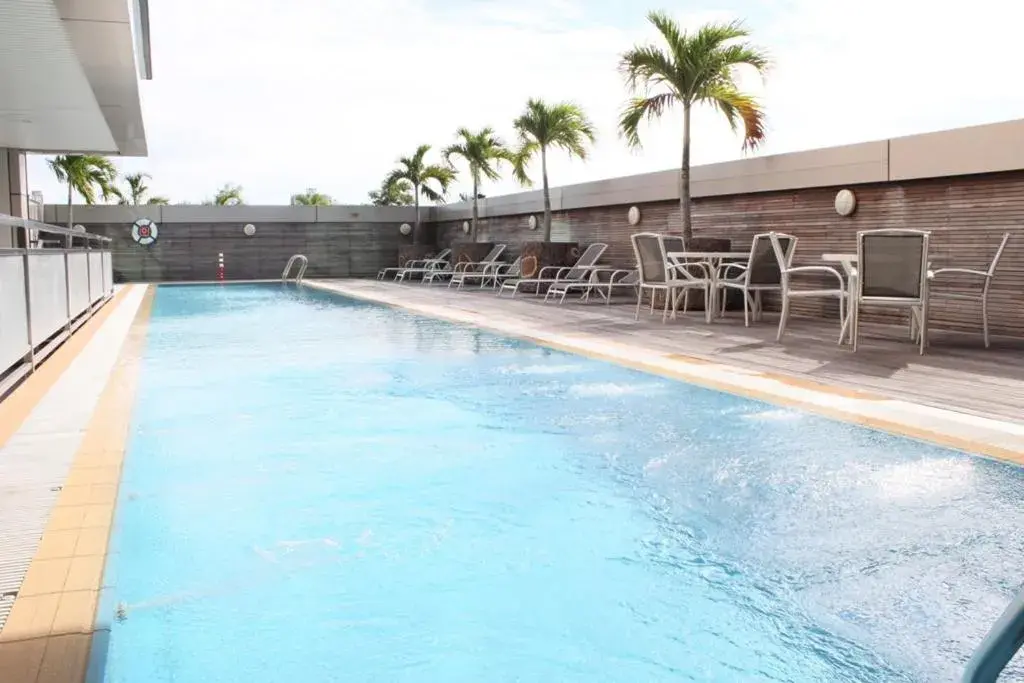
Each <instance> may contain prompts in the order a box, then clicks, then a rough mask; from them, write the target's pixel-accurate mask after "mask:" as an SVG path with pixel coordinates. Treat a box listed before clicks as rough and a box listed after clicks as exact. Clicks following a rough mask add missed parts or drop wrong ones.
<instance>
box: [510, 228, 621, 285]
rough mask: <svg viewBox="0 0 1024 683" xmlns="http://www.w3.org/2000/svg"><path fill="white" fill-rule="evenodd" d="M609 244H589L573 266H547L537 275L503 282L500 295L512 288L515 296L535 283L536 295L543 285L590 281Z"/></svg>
mask: <svg viewBox="0 0 1024 683" xmlns="http://www.w3.org/2000/svg"><path fill="white" fill-rule="evenodd" d="M607 248H608V245H607V244H605V243H603V242H595V243H593V244H591V245H589V246H588V247H587V248H586V249H584V250H583V253H582V254H580V257H579V258H578V259H577V260H576V263H575V264H573V265H571V266H545V267H544V268H541V269H540V272H539V273H537V277H530V278H515V279H510V280H506V281H505V282H502V283H501V288H500V289H499V290H498V296H501V293H502V292H504V291H505V290H506V289H509V290H512V298H515V296H516V293H517V292H518V291H519V288H520V287H521V286H523V285H533V286H534V291H533V293H534V295H537V294H540V288H541V287H542V286H543V285H553V284H556V283H564V282H589V279H590V273H591V271H592V270H594V269H595V268H599V267H603V266H598V265H597V261H598V259H600V258H601V256H602V255H603V254H604V252H605V249H607Z"/></svg>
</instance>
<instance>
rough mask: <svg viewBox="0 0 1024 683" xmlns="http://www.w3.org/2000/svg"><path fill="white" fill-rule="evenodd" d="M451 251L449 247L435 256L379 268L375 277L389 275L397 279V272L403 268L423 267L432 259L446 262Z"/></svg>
mask: <svg viewBox="0 0 1024 683" xmlns="http://www.w3.org/2000/svg"><path fill="white" fill-rule="evenodd" d="M451 253H452V250H451V249H444V250H442V251H441V252H440V253H439V254H437V255H436V256H432V257H430V258H423V259H410V260H408V261H406V262H405V265H402V266H391V267H390V268H381V269H380V270H379V271H377V279H378V280H383V279H384V278H386V277H388V276H389V275H391V276H392V277H394V278H395V279H396V280H397V279H398V274H399V273H401V272H402V271H403V270H407V269H410V268H425V267H426V266H427V265H429V264H430V263H431V262H433V261H441V262H446V261H447V260H448V257H449V256H450V255H451Z"/></svg>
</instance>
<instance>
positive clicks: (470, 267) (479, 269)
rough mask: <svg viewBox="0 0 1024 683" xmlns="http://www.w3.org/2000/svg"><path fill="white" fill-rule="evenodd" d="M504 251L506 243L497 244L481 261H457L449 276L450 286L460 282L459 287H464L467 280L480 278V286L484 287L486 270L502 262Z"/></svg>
mask: <svg viewBox="0 0 1024 683" xmlns="http://www.w3.org/2000/svg"><path fill="white" fill-rule="evenodd" d="M504 251H505V245H504V244H495V245H494V246H493V247H491V250H490V251H489V252H487V255H486V256H484V258H483V260H481V261H463V262H462V263H456V264H455V267H454V268H453V269H452V272H451V273H450V274H449V275H448V276H447V277H448V278H449V279H448V286H449V287H451V286H452V285H453V284H455V283H456V282H458V283H459V287H458V288H459V289H462V285H463V284H465V282H466V281H467V280H472V279H478V280H480V286H481V287H483V286H484V279H483V275H484V271H485V270H487V268H488V267H489V266H492V265H493V264H495V263H501V261H499V260H498V259H499V258H501V254H502V253H503V252H504Z"/></svg>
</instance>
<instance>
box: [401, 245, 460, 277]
mask: <svg viewBox="0 0 1024 683" xmlns="http://www.w3.org/2000/svg"><path fill="white" fill-rule="evenodd" d="M451 253H452V250H451V249H445V250H444V251H442V252H441V253H440V254H438V255H437V256H435V257H434V258H429V259H422V260H421V261H419V262H418V263H420V264H421V265H418V266H415V267H412V268H402V269H401V270H400V271H398V272H397V273H396V274H395V280H397V281H399V282H401V281H403V280H412V279H413V276H415V275H419V276H420V277H426V276H427V274H428V273H432V272H434V271H436V270H445V269H447V268H449V265H448V258H449V257H450V256H451Z"/></svg>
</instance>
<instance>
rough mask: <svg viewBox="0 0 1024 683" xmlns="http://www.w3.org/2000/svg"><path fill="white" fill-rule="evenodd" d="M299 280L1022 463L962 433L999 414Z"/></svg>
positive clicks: (1018, 452) (1019, 456)
mask: <svg viewBox="0 0 1024 683" xmlns="http://www.w3.org/2000/svg"><path fill="white" fill-rule="evenodd" d="M303 285H305V286H308V287H311V288H314V289H317V290H321V291H326V292H333V293H334V294H339V295H341V296H346V297H350V298H353V299H358V300H361V301H367V302H372V303H377V304H381V305H385V306H390V307H393V308H398V309H402V310H405V311H409V312H411V313H416V314H418V315H423V316H426V317H429V318H435V319H439V320H445V321H447V322H453V323H457V324H463V325H470V326H473V327H477V328H480V329H484V330H488V331H490V332H494V333H497V334H500V335H503V336H508V337H513V338H516V339H521V340H524V341H529V342H531V343H534V344H537V345H539V346H544V347H547V348H551V349H555V350H558V351H566V352H569V353H574V354H578V355H581V356H585V357H588V358H593V359H595V360H601V361H605V362H610V363H615V364H617V365H621V366H624V367H629V368H632V369H635V370H641V371H643V372H647V373H650V374H654V375H659V376H662V377H667V378H670V379H674V380H679V381H683V382H687V383H689V384H694V385H697V386H701V387H705V388H708V389H713V390H716V391H721V392H725V393H729V394H733V395H737V396H742V397H744V398H750V399H755V400H759V401H764V402H766V403H770V404H774V405H778V406H782V407H788V408H798V409H800V410H805V411H807V412H810V413H814V414H817V415H821V416H823V417H827V418H830V419H834V420H838V421H841V422H846V423H851V424H856V425H860V426H863V427H868V428H871V429H876V430H878V431H882V432H887V433H890V434H895V435H898V436H904V437H909V438H912V439H916V440H918V441H924V442H927V443H931V444H935V445H938V446H943V447H945V448H952V449H955V450H959V451H963V452H966V453H969V454H973V455H980V456H984V457H988V458H991V459H994V460H999V461H1001V462H1006V463H1010V464H1013V465H1018V466H1021V465H1024V435H1022V436H1019V437H1018V436H1016V435H1013V437H1014V438H1013V441H1014V446H1015V447H1013V448H1007V447H1005V446H1003V445H1000V444H998V443H993V442H992V441H988V440H984V439H982V438H979V437H978V436H975V435H971V434H967V433H962V432H967V431H969V430H970V429H971V428H970V427H969V426H968V425H967V424H965V423H966V422H969V421H975V422H977V421H987V422H991V423H993V424H1001V425H1006V426H1008V427H1011V428H1013V429H1015V430H1022V428H1021V427H1020V426H1019V425H1015V424H1014V423H1011V422H1008V421H1004V420H1000V419H999V418H997V417H991V416H989V417H985V418H974V416H971V415H969V414H967V413H962V412H958V411H952V410H947V409H942V408H934V407H931V406H925V405H922V404H918V403H913V402H911V401H907V400H905V399H895V398H890V397H886V396H881V395H875V394H871V393H869V392H863V391H852V390H850V389H847V388H843V387H840V386H835V385H831V384H826V383H815V382H811V381H807V380H802V379H800V378H796V377H793V376H791V375H785V374H781V373H773V372H770V371H765V370H758V371H751V370H748V369H746V368H740V367H738V366H730V365H728V364H726V363H720V362H717V361H709V360H705V359H703V358H698V357H691V356H687V355H685V354H668V353H663V352H654V351H650V350H647V349H642V348H638V347H632V346H629V345H627V344H622V343H621V342H611V341H608V340H603V339H601V338H600V337H597V336H596V335H592V334H587V333H578V334H577V335H575V336H574V337H568V336H566V335H559V334H548V333H545V332H544V331H542V330H535V329H527V328H525V327H522V326H519V325H515V324H511V321H507V322H506V323H505V324H502V323H501V322H496V321H495V319H494V318H486V319H485V318H482V317H481V316H479V315H476V314H474V313H470V312H467V311H464V310H462V311H460V310H458V309H455V308H452V307H449V306H443V305H422V304H416V303H411V302H408V301H403V300H402V299H401V298H400V297H398V296H385V295H381V294H379V293H376V292H374V293H370V292H367V291H363V290H361V289H359V288H358V287H348V286H346V285H345V283H342V282H338V281H332V282H327V281H314V280H306V281H304V282H303ZM396 293H397V292H396ZM759 385H760V386H759ZM901 410H902V411H903V412H904V413H908V416H909V414H912V413H913V412H918V413H924V414H930V416H928V417H927V418H924V417H922V419H923V420H925V419H926V421H927V422H930V423H931V422H934V423H941V424H942V425H943V426H944V427H946V428H947V429H948V430H952V429H956V430H958V431H959V432H961V433H951V432H950V431H946V432H942V431H936V430H935V429H932V428H928V427H924V426H921V425H919V424H912V423H911V422H909V421H907V420H898V419H892V417H891V414H892V413H894V412H895V413H899V412H900V411H901ZM873 412H874V413H881V412H885V413H887V414H888V415H889V416H885V417H883V416H881V415H879V414H872V413H873ZM944 418H945V419H944ZM1022 434H1024V430H1022ZM1017 442H1019V443H1020V444H1021V445H1020V447H1016V444H1017Z"/></svg>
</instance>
